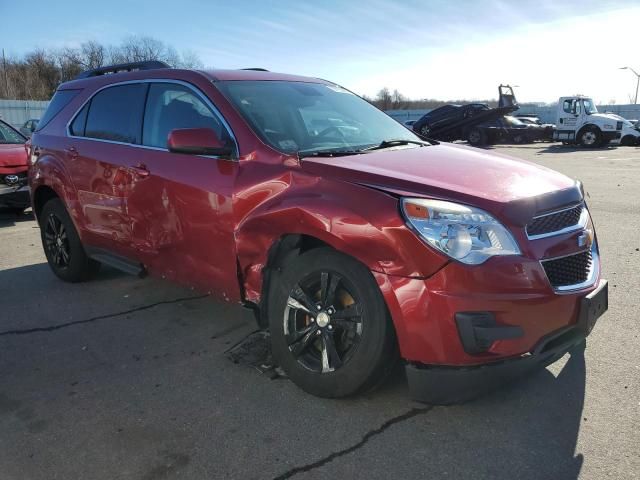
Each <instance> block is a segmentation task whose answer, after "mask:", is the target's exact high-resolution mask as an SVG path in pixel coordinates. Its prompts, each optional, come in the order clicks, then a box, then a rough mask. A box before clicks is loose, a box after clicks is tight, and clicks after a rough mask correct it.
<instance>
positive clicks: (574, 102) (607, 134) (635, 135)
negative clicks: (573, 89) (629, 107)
mask: <svg viewBox="0 0 640 480" xmlns="http://www.w3.org/2000/svg"><path fill="white" fill-rule="evenodd" d="M553 139H554V140H558V141H561V142H564V143H575V144H578V145H582V146H584V147H591V148H597V147H602V146H605V145H608V144H609V142H616V143H618V142H619V143H620V144H622V145H638V144H639V142H640V130H638V129H637V128H635V127H634V126H633V124H631V122H629V121H628V120H625V119H624V118H622V117H621V116H619V115H615V114H613V113H599V112H598V109H597V108H596V105H595V103H593V100H591V98H589V97H585V96H582V95H576V96H573V97H560V100H559V101H558V110H557V115H556V129H555V131H554V132H553Z"/></svg>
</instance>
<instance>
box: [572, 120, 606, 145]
mask: <svg viewBox="0 0 640 480" xmlns="http://www.w3.org/2000/svg"><path fill="white" fill-rule="evenodd" d="M578 142H579V143H580V145H581V146H582V147H584V148H598V147H600V144H601V143H602V132H600V129H599V128H598V127H594V126H591V125H589V126H587V127H584V128H583V129H582V130H580V134H579V135H578Z"/></svg>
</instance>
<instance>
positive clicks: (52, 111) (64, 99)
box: [36, 90, 80, 131]
mask: <svg viewBox="0 0 640 480" xmlns="http://www.w3.org/2000/svg"><path fill="white" fill-rule="evenodd" d="M79 92H80V90H58V91H57V92H56V93H55V94H54V95H53V98H52V99H51V101H50V102H49V106H48V107H47V110H46V111H45V112H44V115H42V118H41V119H40V121H39V122H38V128H37V130H36V131H38V130H42V128H43V127H45V126H46V125H47V124H48V123H49V122H50V121H51V120H53V118H54V117H55V116H56V115H58V113H60V112H61V111H62V109H63V108H64V107H66V106H67V105H68V104H69V102H70V101H71V100H73V98H74V97H75V96H76V95H78V93H79Z"/></svg>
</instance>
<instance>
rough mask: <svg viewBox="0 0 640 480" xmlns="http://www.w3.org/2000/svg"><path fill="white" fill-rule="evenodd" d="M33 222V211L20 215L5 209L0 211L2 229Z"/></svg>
mask: <svg viewBox="0 0 640 480" xmlns="http://www.w3.org/2000/svg"><path fill="white" fill-rule="evenodd" d="M31 220H34V217H33V213H31V209H29V210H27V211H25V212H22V213H19V214H17V213H14V212H11V211H7V210H4V209H0V228H2V227H12V226H14V225H15V224H16V223H21V222H29V221H31Z"/></svg>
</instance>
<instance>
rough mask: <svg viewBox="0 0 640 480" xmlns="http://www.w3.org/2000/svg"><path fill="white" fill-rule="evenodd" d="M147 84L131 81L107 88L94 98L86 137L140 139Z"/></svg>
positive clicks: (133, 140)
mask: <svg viewBox="0 0 640 480" xmlns="http://www.w3.org/2000/svg"><path fill="white" fill-rule="evenodd" d="M146 91H147V85H146V84H144V83H132V84H128V85H118V86H115V87H109V88H106V89H104V90H102V91H100V92H98V93H97V94H96V95H95V96H94V97H93V98H92V99H91V104H90V105H89V111H88V113H87V121H86V127H85V133H84V136H85V137H90V138H99V139H103V140H112V141H115V142H123V143H140V140H141V139H140V136H141V134H142V112H143V110H144V100H145V95H146Z"/></svg>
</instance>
